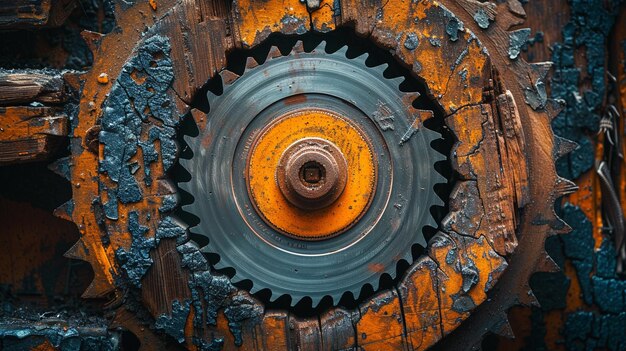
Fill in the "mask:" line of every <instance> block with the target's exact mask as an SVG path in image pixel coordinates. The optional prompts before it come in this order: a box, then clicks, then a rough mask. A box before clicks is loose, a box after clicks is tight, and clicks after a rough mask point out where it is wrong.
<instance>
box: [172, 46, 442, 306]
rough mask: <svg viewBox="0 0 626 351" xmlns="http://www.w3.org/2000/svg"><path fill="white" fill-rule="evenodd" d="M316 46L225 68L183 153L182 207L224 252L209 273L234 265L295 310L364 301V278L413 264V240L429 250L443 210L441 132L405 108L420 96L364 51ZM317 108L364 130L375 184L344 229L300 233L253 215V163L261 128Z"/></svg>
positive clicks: (241, 276)
mask: <svg viewBox="0 0 626 351" xmlns="http://www.w3.org/2000/svg"><path fill="white" fill-rule="evenodd" d="M323 44H324V43H323V42H322V45H320V46H318V47H317V48H316V49H314V50H313V51H311V52H305V51H304V50H302V49H301V43H299V44H297V45H296V47H295V48H294V49H293V50H292V51H291V53H290V54H289V55H286V56H281V55H277V54H276V53H277V52H278V50H277V49H276V48H273V49H272V50H271V51H270V55H269V57H268V58H267V60H266V61H265V62H264V63H263V64H262V65H255V64H249V65H248V68H247V69H246V71H245V73H244V74H242V75H241V77H238V76H236V75H235V74H234V73H232V72H228V71H224V72H222V73H220V75H221V76H222V80H223V82H224V87H223V93H222V94H221V95H219V96H217V95H214V94H213V93H211V92H209V93H208V100H209V105H210V111H209V113H208V114H207V116H206V125H205V126H203V128H202V129H200V131H199V135H198V136H197V137H189V136H186V137H185V141H186V142H187V144H188V146H189V148H190V150H191V151H192V152H193V157H192V158H190V159H181V160H180V162H181V165H182V166H183V167H184V168H185V169H186V170H187V171H188V172H189V173H190V174H191V177H192V179H191V181H189V182H183V183H180V184H179V186H180V187H181V188H182V189H184V190H185V191H187V192H188V193H190V194H192V195H193V197H194V201H193V203H191V204H188V205H186V206H184V207H183V210H185V211H187V212H189V213H192V214H194V215H195V216H197V217H198V218H200V223H199V224H198V225H197V227H195V228H192V231H193V232H195V233H198V234H201V235H204V236H206V237H207V238H208V239H209V244H208V245H207V246H206V247H205V248H204V249H203V250H204V251H205V252H210V253H216V254H218V255H219V256H220V260H219V262H218V263H217V264H216V267H215V268H217V269H221V268H233V269H234V270H235V272H236V273H235V275H234V277H233V278H232V280H233V282H240V281H242V280H250V281H251V282H252V289H251V292H253V293H254V292H258V291H260V290H265V289H268V290H269V291H271V298H270V299H271V300H272V301H274V300H275V299H277V298H278V297H280V296H283V295H288V296H290V297H291V303H292V305H295V304H296V303H298V302H299V301H300V300H302V299H303V298H305V297H309V298H310V299H311V300H312V303H313V306H316V305H317V304H318V303H319V301H320V300H321V299H322V298H323V297H325V296H331V297H332V299H333V301H334V303H337V302H338V301H339V299H340V298H341V296H342V295H343V294H344V293H351V294H352V295H353V296H354V297H357V296H359V293H360V291H361V289H362V288H363V287H364V286H365V285H370V286H372V287H373V289H377V288H378V285H379V280H380V277H381V275H382V274H383V273H387V274H389V275H390V276H391V277H395V275H396V265H397V263H398V262H399V261H400V260H406V261H407V262H409V263H410V262H412V253H411V246H412V245H413V244H421V245H423V246H425V244H426V243H425V239H424V235H423V228H424V227H425V226H432V227H436V226H437V225H436V224H435V221H434V219H433V217H432V215H431V213H430V208H431V206H434V205H442V201H441V199H439V197H438V196H437V194H436V193H435V191H434V186H435V184H437V183H442V182H445V179H444V178H443V177H442V176H441V175H439V174H438V173H437V172H436V171H435V169H434V164H435V162H437V161H440V160H443V159H444V158H445V157H444V156H443V155H441V154H439V153H438V152H437V151H435V150H434V149H433V148H432V147H431V146H430V143H431V141H433V140H435V139H439V138H440V137H441V135H440V134H439V133H437V132H435V131H432V130H429V129H427V128H424V127H420V128H417V127H416V126H415V120H416V116H415V111H410V110H409V109H408V108H407V106H406V104H405V103H404V101H406V100H407V98H409V99H411V98H412V99H415V98H416V97H417V96H419V94H417V93H404V92H401V91H400V90H399V84H400V83H401V82H402V80H403V79H402V78H399V79H386V78H385V77H384V76H383V72H384V70H385V68H386V67H387V66H386V65H381V66H377V67H368V66H367V65H366V64H365V60H366V59H367V55H365V54H364V55H362V56H359V57H357V58H354V59H349V58H347V57H346V48H345V47H344V48H342V49H340V50H338V51H336V52H333V53H328V52H326V50H325V48H324V45H323ZM233 77H234V78H233ZM320 109H323V110H327V111H332V113H333V114H336V115H339V116H342V118H345V119H348V120H349V123H351V124H353V125H354V126H355V128H356V129H358V130H359V131H360V132H361V133H362V134H363V135H364V138H365V139H366V140H367V141H368V143H369V145H370V147H371V153H365V152H363V153H361V154H360V155H370V154H371V156H368V157H373V162H374V163H375V165H376V169H377V176H376V177H375V181H374V182H373V187H374V190H375V191H373V192H372V198H371V199H368V201H369V203H368V205H367V206H366V208H365V209H363V211H362V213H360V214H359V216H356V217H355V218H356V219H355V220H354V221H353V222H352V223H350V225H349V227H345V228H344V229H342V230H341V234H340V235H334V236H329V238H327V239H324V238H322V239H323V240H302V239H301V238H298V236H297V235H285V233H284V231H281V230H280V229H279V228H277V227H276V226H275V225H272V223H271V222H270V221H268V220H267V216H266V215H265V214H264V213H263V212H261V211H260V210H259V208H260V207H261V206H259V205H258V203H255V201H258V199H257V198H256V197H255V196H252V195H251V193H250V181H249V179H248V177H249V174H248V171H247V170H248V168H249V164H248V162H249V159H250V154H251V153H252V152H253V150H254V146H255V142H256V141H257V140H258V139H259V137H260V136H261V135H262V133H263V130H264V128H267V126H268V125H271V124H272V123H275V122H276V121H277V119H279V118H280V117H281V116H285V115H289V114H291V113H294V112H297V111H307V110H320ZM329 128H330V127H329ZM323 132H333V128H330V129H329V130H328V131H323ZM334 132H337V131H336V130H334ZM322 134H323V133H322ZM335 134H340V133H335ZM358 155H359V154H357V156H358ZM278 156H279V155H273V156H272V155H268V158H270V157H278ZM267 181H268V182H270V183H271V182H273V181H274V180H273V179H267ZM268 184H269V183H268ZM270 185H271V184H270ZM334 205H337V206H338V205H340V203H338V202H335V203H334V204H332V205H330V206H334ZM318 211H319V210H318ZM331 212H332V211H331ZM306 215H307V214H306V213H305V214H303V216H306ZM324 218H327V217H324ZM328 218H331V217H328ZM295 220H299V219H298V218H296V219H295ZM329 220H332V218H331V219H329ZM320 225H325V223H324V222H320Z"/></svg>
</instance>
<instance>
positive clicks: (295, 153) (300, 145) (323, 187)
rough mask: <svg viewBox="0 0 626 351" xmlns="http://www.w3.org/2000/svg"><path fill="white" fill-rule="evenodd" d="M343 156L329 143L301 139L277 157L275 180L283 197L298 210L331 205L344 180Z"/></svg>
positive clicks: (345, 170)
mask: <svg viewBox="0 0 626 351" xmlns="http://www.w3.org/2000/svg"><path fill="white" fill-rule="evenodd" d="M347 168H348V164H347V162H346V159H345V156H344V155H343V153H342V152H341V150H340V149H339V148H338V147H337V146H336V145H335V144H333V143H332V142H330V141H328V140H325V139H322V138H314V137H309V138H303V139H300V140H298V141H296V142H295V143H293V144H291V145H290V146H289V147H288V148H287V149H286V150H285V152H284V153H283V155H282V156H281V159H280V161H279V163H278V167H277V169H276V180H277V183H278V187H279V188H280V190H281V192H282V194H283V196H285V198H286V199H287V200H288V201H289V202H290V203H291V204H293V205H294V206H297V207H299V208H302V209H309V210H312V209H320V208H324V207H326V206H329V205H330V204H332V203H333V202H334V201H335V200H337V198H339V196H340V195H341V193H342V192H343V190H344V188H345V186H346V182H347Z"/></svg>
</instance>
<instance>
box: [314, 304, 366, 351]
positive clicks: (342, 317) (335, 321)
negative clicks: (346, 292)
mask: <svg viewBox="0 0 626 351" xmlns="http://www.w3.org/2000/svg"><path fill="white" fill-rule="evenodd" d="M354 314H355V312H354V311H347V310H345V309H343V308H334V309H331V310H329V311H326V313H324V314H322V315H321V316H320V325H321V328H322V345H323V350H329V351H330V350H353V349H354V348H355V347H356V335H355V331H356V330H355V329H354V323H355V322H356V319H358V313H356V315H357V317H354V316H353V315H354Z"/></svg>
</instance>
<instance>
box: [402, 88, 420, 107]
mask: <svg viewBox="0 0 626 351" xmlns="http://www.w3.org/2000/svg"><path fill="white" fill-rule="evenodd" d="M420 96H422V94H420V93H418V92H417V91H407V92H403V93H402V101H406V103H407V104H409V103H410V104H411V105H410V106H409V107H410V108H411V109H413V110H417V109H415V108H414V107H413V102H414V101H415V100H417V98H419V97H420Z"/></svg>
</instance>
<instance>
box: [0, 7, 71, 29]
mask: <svg viewBox="0 0 626 351" xmlns="http://www.w3.org/2000/svg"><path fill="white" fill-rule="evenodd" d="M77 3H78V1H76V0H0V29H29V28H30V29H32V28H39V27H57V26H60V25H62V24H63V23H64V22H65V20H66V19H67V18H68V17H69V15H70V14H71V13H72V10H74V8H76V6H77Z"/></svg>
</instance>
